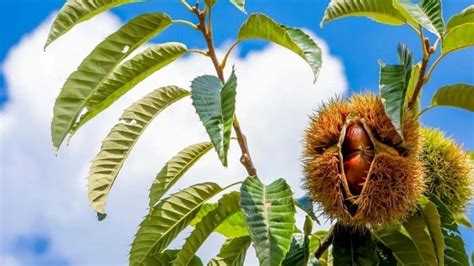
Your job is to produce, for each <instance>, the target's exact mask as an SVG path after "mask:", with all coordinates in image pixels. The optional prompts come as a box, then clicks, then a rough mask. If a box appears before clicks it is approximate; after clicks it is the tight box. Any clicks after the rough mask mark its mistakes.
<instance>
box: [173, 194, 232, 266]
mask: <svg viewBox="0 0 474 266" xmlns="http://www.w3.org/2000/svg"><path fill="white" fill-rule="evenodd" d="M239 200H240V193H239V192H237V191H234V192H231V193H228V194H226V195H224V196H222V198H221V199H220V200H219V202H218V203H217V208H215V209H214V210H212V211H210V212H209V213H208V214H206V216H204V217H203V218H202V220H201V221H200V222H199V223H197V224H196V225H195V226H194V231H193V232H192V233H191V235H190V236H189V237H188V238H186V242H185V243H184V245H183V247H182V248H181V251H180V252H179V253H178V255H177V256H176V260H174V262H173V263H174V264H175V265H187V264H188V262H189V260H190V259H191V258H192V257H193V255H195V254H196V252H197V251H198V249H199V248H200V247H201V245H202V244H203V243H204V241H205V240H206V239H207V238H208V237H209V236H210V235H211V233H212V232H213V231H214V230H215V229H216V228H217V227H218V226H219V225H220V224H221V223H222V222H224V221H225V220H226V219H227V218H229V217H230V216H232V215H233V214H235V213H237V212H239V211H240V206H239Z"/></svg>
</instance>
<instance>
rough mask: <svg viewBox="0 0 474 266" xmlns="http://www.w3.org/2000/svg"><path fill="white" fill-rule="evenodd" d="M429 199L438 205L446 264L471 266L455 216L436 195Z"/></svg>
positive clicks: (448, 265) (431, 195) (430, 196)
mask: <svg viewBox="0 0 474 266" xmlns="http://www.w3.org/2000/svg"><path fill="white" fill-rule="evenodd" d="M429 199H430V201H431V202H433V203H434V204H435V205H436V208H437V209H438V213H439V215H440V219H441V230H442V232H443V236H444V264H445V265H447V266H450V265H469V259H468V256H467V253H466V248H465V247H464V240H463V239H462V237H461V233H460V232H459V229H458V225H457V224H456V221H455V220H454V216H453V214H452V213H451V211H450V210H449V209H448V207H446V205H445V204H444V203H443V202H442V201H441V200H440V199H439V198H438V197H437V196H436V195H434V194H431V193H430V194H429Z"/></svg>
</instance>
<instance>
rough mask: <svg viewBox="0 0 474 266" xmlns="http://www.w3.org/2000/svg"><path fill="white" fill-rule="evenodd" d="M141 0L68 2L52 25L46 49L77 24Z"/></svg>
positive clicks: (76, 0) (77, 0) (82, 0)
mask: <svg viewBox="0 0 474 266" xmlns="http://www.w3.org/2000/svg"><path fill="white" fill-rule="evenodd" d="M138 1H140V0H94V1H90V0H74V1H67V2H66V3H65V4H64V6H63V7H62V8H61V10H59V13H58V15H57V16H56V18H55V19H54V21H53V24H52V25H51V29H50V30H49V34H48V39H47V40H46V44H45V46H44V48H45V49H46V47H48V45H49V44H51V43H52V42H53V41H55V40H56V39H57V38H59V37H60V36H61V35H63V34H65V33H66V32H68V31H69V30H70V29H72V28H73V27H74V26H76V25H77V24H79V23H81V22H84V21H86V20H88V19H91V18H93V17H95V16H96V15H98V14H100V13H102V12H105V11H107V10H109V9H111V8H114V7H117V6H121V5H123V4H127V3H132V2H138Z"/></svg>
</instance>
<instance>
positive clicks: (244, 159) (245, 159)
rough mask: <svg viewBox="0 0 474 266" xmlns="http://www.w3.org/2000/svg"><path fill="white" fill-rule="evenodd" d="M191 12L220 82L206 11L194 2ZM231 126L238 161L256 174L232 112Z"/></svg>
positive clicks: (242, 134)
mask: <svg viewBox="0 0 474 266" xmlns="http://www.w3.org/2000/svg"><path fill="white" fill-rule="evenodd" d="M209 12H210V9H209ZM193 13H195V14H196V16H197V17H198V19H199V24H198V25H197V28H198V30H200V31H201V32H202V34H203V36H204V39H205V40H206V44H207V47H208V49H209V51H208V52H207V54H208V55H209V57H210V58H211V61H212V64H213V65H214V68H215V69H216V73H217V76H218V77H219V79H220V80H221V81H222V82H225V78H224V71H223V67H222V66H221V65H220V63H219V59H217V55H216V51H215V48H214V43H213V41H212V29H211V27H210V22H209V25H208V26H207V25H206V12H202V11H200V10H199V6H198V4H196V5H195V6H194V7H193ZM232 126H233V127H234V131H235V134H236V135H237V141H238V143H239V146H240V150H241V151H242V155H241V157H240V163H242V165H243V166H244V167H245V169H246V170H247V173H248V174H249V175H250V176H256V175H257V170H256V169H255V166H254V165H253V162H252V158H251V157H250V151H249V148H248V145H247V137H246V136H245V134H244V133H243V132H242V129H241V128H240V124H239V120H238V119H237V116H236V115H235V114H234V119H233V122H232Z"/></svg>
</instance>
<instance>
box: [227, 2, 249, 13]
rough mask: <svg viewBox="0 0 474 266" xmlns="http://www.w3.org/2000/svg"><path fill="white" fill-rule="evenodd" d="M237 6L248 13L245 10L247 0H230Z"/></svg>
mask: <svg viewBox="0 0 474 266" xmlns="http://www.w3.org/2000/svg"><path fill="white" fill-rule="evenodd" d="M229 1H230V2H231V3H232V4H233V5H234V6H235V7H237V8H238V9H239V10H240V11H242V12H244V13H245V14H247V12H246V11H245V0H229Z"/></svg>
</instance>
